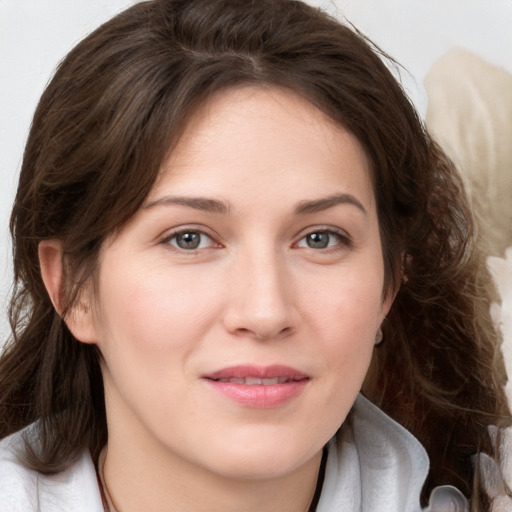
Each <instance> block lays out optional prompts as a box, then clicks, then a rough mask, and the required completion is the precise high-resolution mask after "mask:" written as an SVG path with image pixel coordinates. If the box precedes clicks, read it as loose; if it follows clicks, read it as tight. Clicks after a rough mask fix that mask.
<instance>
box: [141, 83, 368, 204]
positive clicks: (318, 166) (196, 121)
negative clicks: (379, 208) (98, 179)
mask: <svg viewBox="0 0 512 512" xmlns="http://www.w3.org/2000/svg"><path fill="white" fill-rule="evenodd" d="M283 184H285V185H286V187H285V189H286V190H283V187H282V185H283ZM169 187H171V188H173V189H175V191H176V192H180V193H181V192H183V193H189V192H192V190H190V187H192V188H195V189H197V188H198V187H200V188H201V189H202V190H203V191H204V193H206V194H209V193H215V194H219V193H220V192H221V193H222V194H228V195H229V194H230V193H236V192H237V191H238V192H240V193H242V192H243V191H248V192H250V191H251V190H252V191H254V192H256V190H258V189H260V188H262V187H263V188H265V187H266V189H267V193H268V199H270V198H271V197H272V192H273V191H274V190H277V189H279V191H280V192H281V193H282V192H288V193H292V192H293V191H294V190H295V191H296V192H297V193H300V194H305V193H308V192H309V193H310V194H311V195H315V194H324V195H325V194H328V193H333V192H347V191H351V190H350V189H354V191H357V192H358V193H359V194H363V195H367V196H370V197H367V198H366V200H369V201H372V199H373V189H372V185H371V177H370V164H369V161H368V158H367V156H366V154H365V152H364V150H363V148H362V146H361V144H360V143H359V141H358V140H357V139H356V138H355V137H354V136H353V135H352V134H351V133H350V132H348V131H347V130H346V129H345V128H344V127H343V126H341V125H340V124H338V123H335V122H334V121H333V120H332V119H331V118H329V117H328V116H327V115H325V114H324V113H323V112H322V111H320V110H319V109H318V108H316V107H315V106H314V105H313V104H311V103H310V102H309V101H307V100H306V99H304V98H303V97H301V96H299V95H297V94H295V93H293V92H291V91H290V90H286V89H281V88H272V87H265V88H264V87H255V86H248V87H243V88H238V89H230V90H227V91H221V92H218V93H216V94H214V95H212V96H211V97H210V98H209V99H208V100H207V101H205V102H203V103H202V104H201V105H200V106H199V107H198V108H197V110H196V111H195V112H194V114H193V115H192V116H191V117H190V118H189V120H188V121H187V124H186V125H185V127H184V130H183V132H182V135H181V137H180V139H179V141H178V143H177V144H176V146H175V147H174V148H173V150H172V152H171V153H170V155H169V157H168V158H167V159H166V160H165V161H164V163H163V165H162V167H161V172H160V176H159V179H158V181H157V183H156V184H155V187H154V188H153V190H152V192H151V194H150V198H149V200H151V199H152V198H154V197H155V195H158V194H160V193H163V192H164V189H168V188H169ZM223 187H224V188H223ZM335 188H341V189H343V190H338V191H336V190H334V189H335Z"/></svg>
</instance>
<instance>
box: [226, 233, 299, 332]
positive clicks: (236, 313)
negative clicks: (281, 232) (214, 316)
mask: <svg viewBox="0 0 512 512" xmlns="http://www.w3.org/2000/svg"><path fill="white" fill-rule="evenodd" d="M255 246H256V247H255ZM233 271H234V276H233V277H234V279H233V281H234V282H233V286H232V289H231V292H230V297H231V300H230V304H229V308H228V312H227V315H226V316H227V326H228V329H229V330H230V331H232V332H235V331H236V332H238V333H245V334H251V335H253V336H255V337H256V338H258V339H263V338H271V337H274V336H277V335H279V334H282V333H284V332H289V331H290V330H292V329H293V323H294V317H295V315H294V304H293V298H292V294H291V293H290V287H291V283H290V276H289V272H288V269H287V267H286V258H285V256H284V255H283V254H281V253H280V252H279V251H278V250H276V248H275V247H274V246H272V245H271V244H269V243H268V242H267V243H259V244H253V245H251V246H250V247H246V248H244V249H242V250H241V251H240V253H239V255H238V256H237V259H236V263H235V268H234V269H233Z"/></svg>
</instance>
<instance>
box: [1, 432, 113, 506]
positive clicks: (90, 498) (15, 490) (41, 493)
mask: <svg viewBox="0 0 512 512" xmlns="http://www.w3.org/2000/svg"><path fill="white" fill-rule="evenodd" d="M22 447H23V431H22V432H18V433H16V434H13V435H11V436H9V437H6V438H5V439H2V440H1V441H0V512H32V511H34V512H35V511H37V512H64V511H65V512H103V507H102V503H101V496H100V493H99V489H98V483H97V479H96V471H95V469H94V465H93V462H92V460H91V457H90V455H89V454H88V453H84V454H83V455H82V456H81V457H80V459H79V460H77V461H76V462H75V463H73V464H72V465H71V466H70V467H69V468H68V469H67V470H65V471H63V472H62V473H58V474H56V475H51V476H49V475H43V474H41V473H38V472H36V471H32V470H30V469H27V468H26V467H25V466H23V464H22V463H21V462H20V461H19V458H18V454H19V452H20V450H21V449H22Z"/></svg>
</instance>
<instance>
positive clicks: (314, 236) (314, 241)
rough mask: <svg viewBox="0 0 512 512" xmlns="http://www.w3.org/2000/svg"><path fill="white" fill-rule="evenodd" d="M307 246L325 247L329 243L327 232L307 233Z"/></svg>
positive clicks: (313, 247)
mask: <svg viewBox="0 0 512 512" xmlns="http://www.w3.org/2000/svg"><path fill="white" fill-rule="evenodd" d="M307 243H308V246H309V247H311V248H312V249H325V248H326V247H327V246H328V245H329V235H328V234H327V233H311V234H310V235H308V242H307Z"/></svg>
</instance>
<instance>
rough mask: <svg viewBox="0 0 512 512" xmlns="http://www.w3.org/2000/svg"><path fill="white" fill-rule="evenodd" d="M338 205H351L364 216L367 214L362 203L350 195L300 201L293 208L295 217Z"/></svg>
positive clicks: (335, 195)
mask: <svg viewBox="0 0 512 512" xmlns="http://www.w3.org/2000/svg"><path fill="white" fill-rule="evenodd" d="M339 204H351V205H352V206H355V207H356V208H358V209H359V210H361V211H362V212H363V213H364V214H365V215H366V214H367V213H368V212H367V211H366V208H365V207H364V206H363V205H362V203H361V202H360V201H359V200H358V199H356V198H355V197H354V196H353V195H351V194H334V195H332V196H328V197H323V198H321V199H315V200H313V201H301V202H300V203H299V204H298V205H297V207H296V208H295V214H296V215H308V214H311V213H318V212H323V211H324V210H328V209H329V208H332V207H333V206H337V205H339Z"/></svg>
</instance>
